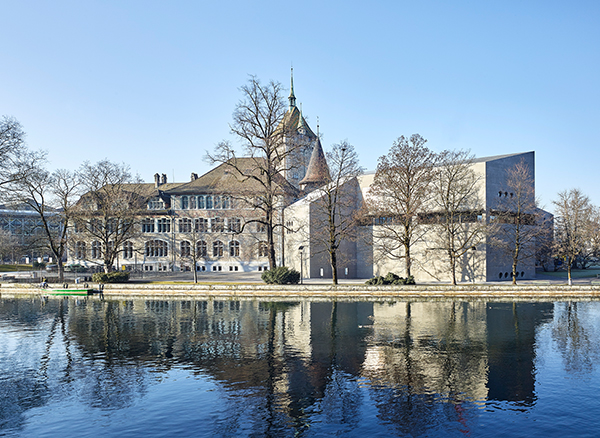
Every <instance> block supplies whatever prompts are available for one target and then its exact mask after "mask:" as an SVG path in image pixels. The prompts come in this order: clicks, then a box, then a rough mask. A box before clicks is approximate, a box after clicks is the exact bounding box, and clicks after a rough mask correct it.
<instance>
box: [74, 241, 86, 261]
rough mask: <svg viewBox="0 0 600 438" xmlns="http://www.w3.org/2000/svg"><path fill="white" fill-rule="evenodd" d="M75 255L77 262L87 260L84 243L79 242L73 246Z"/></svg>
mask: <svg viewBox="0 0 600 438" xmlns="http://www.w3.org/2000/svg"><path fill="white" fill-rule="evenodd" d="M75 253H76V257H77V258H78V259H79V260H85V259H87V248H86V244H85V242H82V241H79V242H77V243H76V244H75Z"/></svg>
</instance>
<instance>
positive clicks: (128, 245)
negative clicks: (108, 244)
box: [123, 242, 133, 259]
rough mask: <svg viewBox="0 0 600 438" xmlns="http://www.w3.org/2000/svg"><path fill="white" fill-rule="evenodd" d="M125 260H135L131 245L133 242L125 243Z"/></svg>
mask: <svg viewBox="0 0 600 438" xmlns="http://www.w3.org/2000/svg"><path fill="white" fill-rule="evenodd" d="M123 258H124V259H131V258H133V243H131V242H125V243H123Z"/></svg>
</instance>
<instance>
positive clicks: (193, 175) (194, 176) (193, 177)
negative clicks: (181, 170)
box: [190, 172, 198, 181]
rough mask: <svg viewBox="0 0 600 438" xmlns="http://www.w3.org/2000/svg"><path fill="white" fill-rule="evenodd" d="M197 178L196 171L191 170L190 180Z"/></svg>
mask: <svg viewBox="0 0 600 438" xmlns="http://www.w3.org/2000/svg"><path fill="white" fill-rule="evenodd" d="M197 179H198V174H197V173H193V172H192V175H191V176H190V180H191V181H195V180H197Z"/></svg>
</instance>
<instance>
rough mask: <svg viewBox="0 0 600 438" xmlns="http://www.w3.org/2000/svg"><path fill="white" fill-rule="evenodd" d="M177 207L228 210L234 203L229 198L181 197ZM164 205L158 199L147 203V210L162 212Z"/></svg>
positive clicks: (207, 196)
mask: <svg viewBox="0 0 600 438" xmlns="http://www.w3.org/2000/svg"><path fill="white" fill-rule="evenodd" d="M179 206H180V208H181V209H182V210H229V209H232V208H235V205H234V201H233V200H232V199H231V197H230V196H220V195H214V196H213V195H199V196H181V197H180V198H179ZM165 208H166V206H165V203H164V201H163V200H162V199H160V198H153V199H150V200H149V201H148V210H164V209H165Z"/></svg>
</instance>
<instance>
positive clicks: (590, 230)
mask: <svg viewBox="0 0 600 438" xmlns="http://www.w3.org/2000/svg"><path fill="white" fill-rule="evenodd" d="M599 257H600V208H598V207H596V206H591V209H590V218H589V222H588V225H587V237H586V243H585V245H584V247H583V250H582V251H581V253H580V254H579V257H578V261H579V263H580V266H581V269H586V268H587V267H588V266H589V265H590V264H592V263H594V262H597V261H598V258H599Z"/></svg>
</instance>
